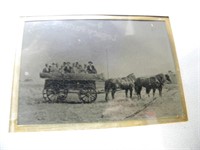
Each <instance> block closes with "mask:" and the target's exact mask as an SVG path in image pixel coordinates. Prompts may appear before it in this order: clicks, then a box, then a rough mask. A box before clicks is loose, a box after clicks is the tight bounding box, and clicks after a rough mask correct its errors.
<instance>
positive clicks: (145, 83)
mask: <svg viewBox="0 0 200 150" xmlns="http://www.w3.org/2000/svg"><path fill="white" fill-rule="evenodd" d="M166 81H168V82H171V80H170V78H169V76H166V75H164V74H162V73H161V74H157V75H155V76H151V77H139V78H137V79H136V80H135V83H134V84H135V92H136V94H137V96H138V99H141V91H142V87H144V88H146V94H148V96H149V97H150V95H149V93H150V91H151V89H153V97H154V96H155V91H156V89H158V91H159V96H160V97H162V88H163V85H164V83H165V82H166Z"/></svg>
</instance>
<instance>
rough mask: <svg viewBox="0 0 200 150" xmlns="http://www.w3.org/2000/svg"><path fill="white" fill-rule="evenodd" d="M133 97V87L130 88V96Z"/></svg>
mask: <svg viewBox="0 0 200 150" xmlns="http://www.w3.org/2000/svg"><path fill="white" fill-rule="evenodd" d="M132 97H133V88H130V98H132Z"/></svg>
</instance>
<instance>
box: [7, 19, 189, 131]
mask: <svg viewBox="0 0 200 150" xmlns="http://www.w3.org/2000/svg"><path fill="white" fill-rule="evenodd" d="M76 19H83V20H89V19H95V20H138V21H163V22H165V24H166V29H167V33H168V37H169V40H170V46H171V51H172V55H173V60H174V61H175V69H176V76H177V80H178V81H177V82H178V88H179V92H180V99H181V104H182V108H183V115H182V116H175V117H172V118H169V117H167V118H158V119H157V120H155V119H145V120H128V121H116V122H103V123H99V122H98V123H70V124H43V125H42V124H39V125H18V124H17V120H18V102H19V100H18V94H19V79H20V61H21V51H22V50H21V48H22V38H23V29H24V24H25V22H26V21H42V20H76ZM19 20H20V22H19V24H20V26H21V29H20V41H19V42H18V48H17V51H16V57H15V64H14V73H13V87H12V98H11V112H10V127H9V131H10V132H33V131H60V130H84V129H97V128H113V127H130V126H139V125H151V124H163V123H174V122H183V121H187V120H188V115H187V110H186V102H185V97H184V90H183V84H182V80H181V73H180V68H179V63H178V58H177V54H176V48H175V43H174V39H173V35H172V30H171V26H170V21H169V17H167V16H127V15H69V16H38V17H31V16H30V17H21V18H20V19H19Z"/></svg>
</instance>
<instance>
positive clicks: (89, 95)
mask: <svg viewBox="0 0 200 150" xmlns="http://www.w3.org/2000/svg"><path fill="white" fill-rule="evenodd" d="M96 98H97V92H96V90H95V89H94V88H91V87H90V88H85V89H81V90H80V92H79V99H80V100H81V101H82V102H83V103H92V102H94V101H95V100H96Z"/></svg>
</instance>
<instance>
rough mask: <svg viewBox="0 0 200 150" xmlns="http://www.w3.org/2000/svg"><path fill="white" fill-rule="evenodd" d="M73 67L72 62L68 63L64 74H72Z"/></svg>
mask: <svg viewBox="0 0 200 150" xmlns="http://www.w3.org/2000/svg"><path fill="white" fill-rule="evenodd" d="M72 70H73V69H72V67H71V66H70V62H67V63H66V65H65V66H64V72H65V73H72Z"/></svg>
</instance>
